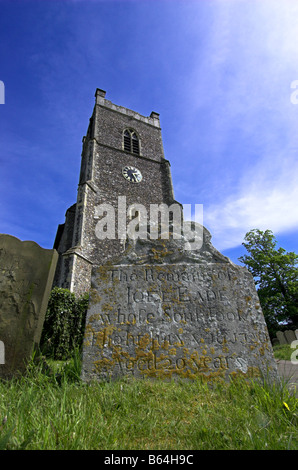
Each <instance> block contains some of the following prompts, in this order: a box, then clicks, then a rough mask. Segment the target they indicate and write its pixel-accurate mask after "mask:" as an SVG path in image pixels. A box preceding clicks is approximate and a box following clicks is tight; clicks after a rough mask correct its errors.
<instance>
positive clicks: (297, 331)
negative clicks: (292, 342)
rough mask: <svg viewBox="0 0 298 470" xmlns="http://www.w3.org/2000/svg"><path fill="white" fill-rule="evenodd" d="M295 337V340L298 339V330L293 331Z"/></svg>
mask: <svg viewBox="0 0 298 470" xmlns="http://www.w3.org/2000/svg"><path fill="white" fill-rule="evenodd" d="M295 336H296V339H298V329H297V330H295Z"/></svg>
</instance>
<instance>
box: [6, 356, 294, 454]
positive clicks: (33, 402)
mask: <svg viewBox="0 0 298 470" xmlns="http://www.w3.org/2000/svg"><path fill="white" fill-rule="evenodd" d="M79 367H80V364H79V360H78V358H77V357H75V359H74V360H71V361H70V362H69V363H67V365H66V366H65V367H61V364H59V365H58V368H57V371H58V374H59V375H58V378H57V377H56V378H55V376H52V375H50V374H49V373H47V374H46V373H44V372H43V371H42V367H41V366H36V365H34V366H31V367H30V368H29V371H28V373H27V375H26V376H25V377H22V378H20V379H18V380H16V379H15V380H13V381H11V382H7V383H6V382H3V381H2V382H0V449H36V450H37V449H75V450H80V449H88V450H92V449H104V450H116V449H120V450H127V449H133V450H138V449H144V450H146V449H148V450H149V449H151V450H162V449H166V450H171V449H173V450H180V449H182V450H196V449H208V450H212V449H233V450H235V449H239V450H240V449H297V448H298V432H297V425H298V400H297V398H295V397H294V396H293V395H291V393H290V392H289V391H288V389H287V387H286V385H285V384H279V385H276V386H273V385H268V384H264V385H263V386H262V385H261V384H258V383H246V382H244V381H243V380H240V379H237V380H235V381H233V382H231V383H216V384H213V385H212V386H208V385H207V384H204V383H201V382H199V381H195V382H161V381H158V380H157V381H149V380H132V379H126V380H125V379H123V380H119V381H115V382H109V383H102V384H92V385H87V384H84V383H82V382H80V380H79Z"/></svg>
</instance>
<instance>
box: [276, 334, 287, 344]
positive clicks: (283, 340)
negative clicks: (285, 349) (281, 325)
mask: <svg viewBox="0 0 298 470" xmlns="http://www.w3.org/2000/svg"><path fill="white" fill-rule="evenodd" d="M276 337H277V339H278V341H279V344H288V342H287V339H286V337H285V335H284V333H283V331H277V332H276Z"/></svg>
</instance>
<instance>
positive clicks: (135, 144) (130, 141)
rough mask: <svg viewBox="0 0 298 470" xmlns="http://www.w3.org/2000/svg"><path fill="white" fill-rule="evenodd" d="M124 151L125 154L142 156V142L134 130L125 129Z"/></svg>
mask: <svg viewBox="0 0 298 470" xmlns="http://www.w3.org/2000/svg"><path fill="white" fill-rule="evenodd" d="M123 149H124V150H125V152H131V153H133V154H135V155H140V141H139V138H138V136H137V134H136V132H135V131H134V130H133V129H125V131H124V132H123Z"/></svg>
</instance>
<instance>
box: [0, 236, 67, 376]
mask: <svg viewBox="0 0 298 470" xmlns="http://www.w3.org/2000/svg"><path fill="white" fill-rule="evenodd" d="M57 258H58V254H57V252H56V250H47V249H44V248H41V247H40V246H39V245H37V243H35V242H32V241H21V240H19V239H18V238H15V237H13V236H11V235H6V234H0V343H1V347H0V377H1V378H5V379H9V378H11V377H13V376H15V375H17V374H20V373H22V372H24V370H25V367H26V363H27V361H28V360H29V359H30V358H31V355H32V352H33V349H34V347H35V346H36V345H38V344H39V341H40V336H41V332H42V327H43V323H44V318H45V313H46V308H47V304H48V298H49V295H50V291H51V288H52V282H53V278H54V273H55V268H56V263H57Z"/></svg>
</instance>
